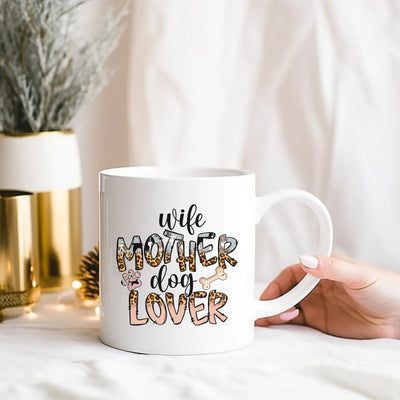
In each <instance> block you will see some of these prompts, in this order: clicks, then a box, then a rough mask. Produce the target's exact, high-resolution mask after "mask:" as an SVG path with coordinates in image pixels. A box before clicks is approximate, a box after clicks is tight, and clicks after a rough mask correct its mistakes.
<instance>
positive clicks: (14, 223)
mask: <svg viewBox="0 0 400 400" xmlns="http://www.w3.org/2000/svg"><path fill="white" fill-rule="evenodd" d="M36 227H37V218H36V199H35V196H34V195H33V194H32V193H28V192H22V191H11V190H1V191H0V312H1V311H3V310H5V309H9V308H13V307H23V306H29V305H32V304H34V303H36V302H37V300H38V299H39V295H40V289H39V271H38V264H37V263H38V261H37V260H38V252H37V249H38V247H37V230H36Z"/></svg>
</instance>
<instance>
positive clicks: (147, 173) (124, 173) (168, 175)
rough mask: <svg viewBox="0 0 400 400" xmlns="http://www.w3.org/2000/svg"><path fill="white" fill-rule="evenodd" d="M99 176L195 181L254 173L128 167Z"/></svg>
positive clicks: (227, 169) (217, 169)
mask: <svg viewBox="0 0 400 400" xmlns="http://www.w3.org/2000/svg"><path fill="white" fill-rule="evenodd" d="M99 175H100V176H108V177H113V178H134V179H147V180H157V179H161V180H185V179H196V180H197V179H221V178H228V179H229V178H230V179H232V178H240V177H245V176H251V175H254V172H253V171H250V170H245V169H243V170H242V169H234V168H212V167H163V166H129V167H116V168H107V169H104V170H102V171H100V172H99Z"/></svg>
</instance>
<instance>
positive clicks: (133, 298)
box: [129, 290, 148, 325]
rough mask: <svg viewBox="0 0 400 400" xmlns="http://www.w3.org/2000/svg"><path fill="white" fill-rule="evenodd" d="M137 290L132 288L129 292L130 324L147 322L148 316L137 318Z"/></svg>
mask: <svg viewBox="0 0 400 400" xmlns="http://www.w3.org/2000/svg"><path fill="white" fill-rule="evenodd" d="M137 304H138V292H137V290H132V291H131V292H130V293H129V323H130V325H145V324H147V322H148V318H143V319H139V318H138V307H137Z"/></svg>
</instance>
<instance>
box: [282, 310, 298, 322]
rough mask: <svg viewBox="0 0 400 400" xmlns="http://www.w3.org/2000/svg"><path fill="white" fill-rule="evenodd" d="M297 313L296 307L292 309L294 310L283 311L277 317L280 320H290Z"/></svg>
mask: <svg viewBox="0 0 400 400" xmlns="http://www.w3.org/2000/svg"><path fill="white" fill-rule="evenodd" d="M298 315H299V310H298V309H297V308H296V309H294V310H291V311H285V312H284V313H282V314H279V318H280V319H281V320H282V321H290V320H292V319H293V318H296V317H297V316H298Z"/></svg>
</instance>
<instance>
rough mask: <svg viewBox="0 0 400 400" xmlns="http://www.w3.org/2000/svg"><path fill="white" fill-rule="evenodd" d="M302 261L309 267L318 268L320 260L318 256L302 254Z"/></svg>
mask: <svg viewBox="0 0 400 400" xmlns="http://www.w3.org/2000/svg"><path fill="white" fill-rule="evenodd" d="M300 262H301V263H302V264H303V265H304V266H305V267H307V268H311V269H316V268H318V262H319V261H318V258H317V257H314V256H308V255H302V256H300Z"/></svg>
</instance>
